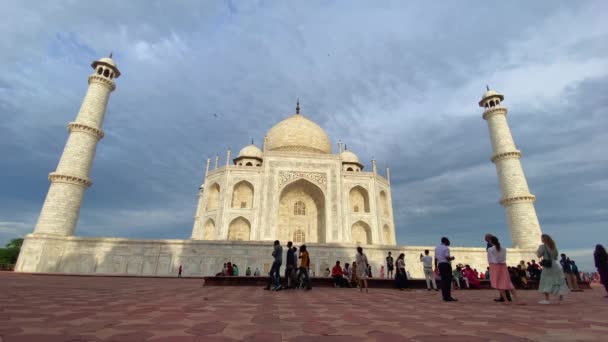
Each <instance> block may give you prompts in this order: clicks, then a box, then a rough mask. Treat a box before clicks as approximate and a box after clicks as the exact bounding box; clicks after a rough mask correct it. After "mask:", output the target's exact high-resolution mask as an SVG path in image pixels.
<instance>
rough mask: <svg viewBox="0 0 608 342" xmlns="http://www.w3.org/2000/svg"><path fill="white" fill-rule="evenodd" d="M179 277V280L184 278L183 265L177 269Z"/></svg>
mask: <svg viewBox="0 0 608 342" xmlns="http://www.w3.org/2000/svg"><path fill="white" fill-rule="evenodd" d="M177 277H178V278H181V277H182V265H179V268H178V269H177Z"/></svg>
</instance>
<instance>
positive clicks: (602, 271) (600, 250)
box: [593, 245, 608, 298]
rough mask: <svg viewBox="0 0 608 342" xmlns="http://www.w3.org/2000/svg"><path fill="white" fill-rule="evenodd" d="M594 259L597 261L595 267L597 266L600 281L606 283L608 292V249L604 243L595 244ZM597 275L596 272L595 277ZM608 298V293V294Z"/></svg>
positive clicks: (605, 287)
mask: <svg viewBox="0 0 608 342" xmlns="http://www.w3.org/2000/svg"><path fill="white" fill-rule="evenodd" d="M593 260H594V261H595V268H597V273H596V274H597V275H599V278H600V282H601V283H602V284H603V285H604V289H605V290H606V293H608V254H607V253H606V249H605V248H604V246H602V245H595V252H593ZM595 277H597V276H596V275H595V274H594V276H593V278H595ZM606 298H608V294H607V295H606Z"/></svg>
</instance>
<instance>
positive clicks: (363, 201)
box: [348, 185, 369, 213]
mask: <svg viewBox="0 0 608 342" xmlns="http://www.w3.org/2000/svg"><path fill="white" fill-rule="evenodd" d="M348 198H349V200H350V207H351V211H353V212H354V211H355V208H357V209H363V211H364V212H366V213H369V194H368V192H367V190H366V189H365V188H364V187H362V186H360V185H357V186H355V187H353V188H352V189H350V192H349V194H348Z"/></svg>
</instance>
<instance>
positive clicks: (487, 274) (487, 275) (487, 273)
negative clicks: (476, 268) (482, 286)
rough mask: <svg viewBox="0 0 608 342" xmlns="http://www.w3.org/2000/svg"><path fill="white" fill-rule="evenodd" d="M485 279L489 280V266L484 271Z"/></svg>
mask: <svg viewBox="0 0 608 342" xmlns="http://www.w3.org/2000/svg"><path fill="white" fill-rule="evenodd" d="M484 274H485V276H486V277H485V278H486V280H490V267H489V266H488V267H487V268H486V271H485V273H484Z"/></svg>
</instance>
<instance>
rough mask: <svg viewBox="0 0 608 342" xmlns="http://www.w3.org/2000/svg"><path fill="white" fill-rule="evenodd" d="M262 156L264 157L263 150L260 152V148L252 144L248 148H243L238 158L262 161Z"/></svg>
mask: <svg viewBox="0 0 608 342" xmlns="http://www.w3.org/2000/svg"><path fill="white" fill-rule="evenodd" d="M262 156H263V153H262V150H260V148H259V147H257V146H255V145H253V144H251V145H247V146H245V147H243V149H241V151H240V152H239V155H238V157H237V158H245V157H249V158H260V159H262Z"/></svg>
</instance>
